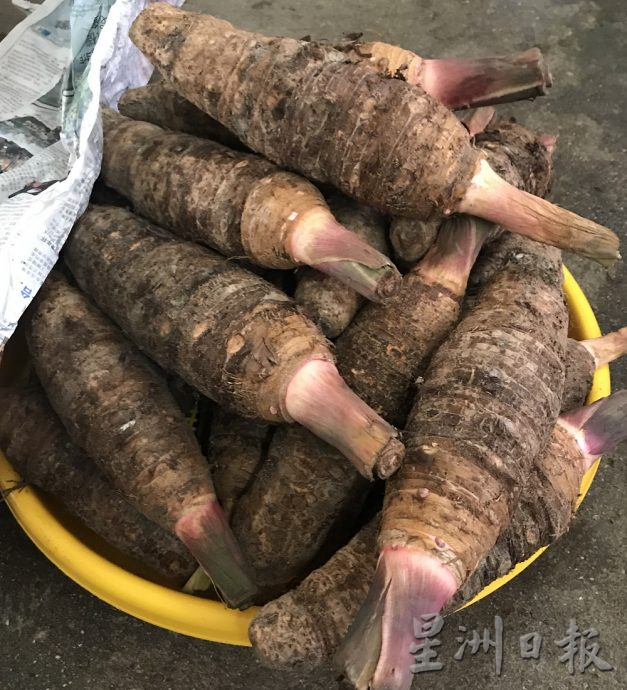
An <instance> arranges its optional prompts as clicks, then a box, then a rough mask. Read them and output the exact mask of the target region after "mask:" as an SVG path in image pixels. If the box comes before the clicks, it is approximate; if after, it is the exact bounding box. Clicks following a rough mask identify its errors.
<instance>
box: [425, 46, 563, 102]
mask: <svg viewBox="0 0 627 690" xmlns="http://www.w3.org/2000/svg"><path fill="white" fill-rule="evenodd" d="M420 77H421V78H420V84H421V86H422V87H423V88H424V90H425V91H426V92H427V93H429V94H431V95H432V96H433V97H434V98H437V100H439V101H440V102H441V103H443V104H444V105H446V106H447V107H449V108H452V109H459V108H476V107H477V106H482V105H496V104H497V103H508V102H510V101H519V100H522V99H525V98H535V97H537V96H544V95H546V94H547V92H548V89H549V88H550V87H551V86H552V84H553V81H552V78H551V74H550V72H549V69H548V67H547V64H546V62H545V60H544V56H543V55H542V52H541V51H540V50H539V49H538V48H531V49H529V50H526V51H524V52H522V53H516V54H514V55H504V56H500V57H487V58H478V59H474V60H473V59H451V60H425V61H424V62H423V64H422V69H421V75H420Z"/></svg>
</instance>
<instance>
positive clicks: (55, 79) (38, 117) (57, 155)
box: [0, 0, 182, 353]
mask: <svg viewBox="0 0 627 690" xmlns="http://www.w3.org/2000/svg"><path fill="white" fill-rule="evenodd" d="M169 1H170V2H171V4H176V5H180V4H181V3H182V0H169ZM149 2H150V0H45V2H44V3H43V4H42V5H34V4H32V3H30V2H24V1H23V0H20V2H19V6H20V7H23V8H24V9H25V11H30V14H28V16H27V17H26V18H25V19H24V20H23V21H22V22H21V23H20V24H18V25H17V26H16V27H15V28H14V29H13V31H12V32H11V33H10V34H9V35H8V36H7V37H6V38H5V39H4V40H3V41H2V42H1V43H0V353H1V351H2V349H3V347H4V344H5V343H6V341H7V340H8V338H9V337H10V336H11V334H12V333H13V331H14V330H15V328H16V326H17V322H18V319H19V318H20V316H21V315H22V314H23V312H24V310H25V309H26V307H27V306H28V304H29V303H30V301H31V300H32V299H33V297H34V296H35V294H36V293H37V291H38V290H39V288H40V287H41V285H42V283H43V281H44V280H45V278H46V276H47V275H48V273H49V272H50V270H51V268H52V267H53V266H54V264H55V262H56V261H57V259H58V256H59V251H60V249H61V247H62V246H63V243H64V242H65V240H66V239H67V236H68V234H69V232H70V230H71V228H72V225H73V224H74V222H75V221H76V219H77V218H78V217H79V216H80V215H81V213H82V212H83V211H84V210H85V207H86V206H87V203H88V200H89V196H90V194H91V190H92V187H93V184H94V182H95V180H96V178H97V177H98V174H99V172H100V164H101V160H102V125H101V121H100V112H99V104H100V103H101V102H102V103H104V104H106V105H111V106H114V107H115V106H116V105H117V101H118V99H119V97H120V95H121V94H122V92H123V91H125V90H126V89H127V88H131V87H135V86H141V85H142V84H145V83H146V82H147V81H148V79H149V78H150V76H151V73H152V67H151V65H150V64H149V63H148V61H147V60H146V59H145V58H144V57H143V56H142V55H141V53H140V52H139V51H138V50H137V48H135V47H134V46H133V44H132V43H131V41H130V40H129V38H128V29H129V27H130V25H131V23H132V22H133V20H134V19H135V17H136V16H137V14H138V13H139V12H140V11H141V10H142V9H143V8H144V6H145V5H146V4H148V3H149Z"/></svg>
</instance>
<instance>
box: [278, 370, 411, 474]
mask: <svg viewBox="0 0 627 690" xmlns="http://www.w3.org/2000/svg"><path fill="white" fill-rule="evenodd" d="M285 407H286V410H287V413H288V414H289V415H290V417H291V418H292V419H294V420H295V421H296V422H299V423H300V424H302V425H303V426H305V427H307V429H309V430H310V431H311V432H312V433H314V434H315V435H316V436H319V437H320V438H321V439H323V440H324V441H326V442H327V443H329V444H331V445H332V446H334V447H335V448H337V449H338V450H339V451H340V452H341V453H343V454H344V455H345V456H346V457H347V458H348V459H349V460H350V461H351V462H352V463H353V464H354V465H355V467H356V468H357V470H358V471H359V472H360V473H361V474H362V475H363V476H364V477H366V478H367V479H372V478H373V474H377V475H378V476H382V477H388V476H390V475H391V474H392V473H393V472H395V471H396V470H397V469H398V467H399V466H400V464H401V461H402V459H403V456H404V454H405V448H404V446H403V444H402V443H401V442H400V440H399V439H398V432H397V431H396V429H395V428H394V427H393V426H391V425H390V424H388V423H387V422H386V421H385V420H384V419H382V418H381V417H380V416H379V415H378V414H377V413H376V412H374V410H372V409H371V408H370V407H368V405H366V403H365V402H363V400H361V399H360V398H358V397H357V395H355V393H353V391H352V390H351V389H350V388H349V387H348V386H347V385H346V383H345V382H344V381H343V379H342V378H341V376H340V375H339V373H338V371H337V369H336V367H335V364H333V363H332V362H328V361H324V360H313V361H310V362H308V363H307V364H305V365H304V366H302V367H301V368H300V369H299V370H298V372H297V373H296V374H295V376H294V377H293V378H292V380H291V381H290V383H289V386H288V389H287V393H286V396H285Z"/></svg>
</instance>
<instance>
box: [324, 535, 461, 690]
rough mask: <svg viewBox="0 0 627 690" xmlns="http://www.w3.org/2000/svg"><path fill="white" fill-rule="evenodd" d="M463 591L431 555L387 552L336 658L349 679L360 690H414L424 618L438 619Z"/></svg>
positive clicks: (391, 549)
mask: <svg viewBox="0 0 627 690" xmlns="http://www.w3.org/2000/svg"><path fill="white" fill-rule="evenodd" d="M457 588H458V583H457V580H456V578H455V577H454V576H453V574H452V573H451V572H450V571H449V570H448V569H447V568H446V567H445V566H444V565H443V564H442V563H440V562H439V561H437V560H436V559H434V558H432V557H431V556H429V555H428V554H425V553H423V552H420V551H416V550H414V549H410V548H407V547H401V546H392V547H385V548H384V549H383V551H382V552H381V555H380V557H379V562H378V564H377V571H376V573H375V577H374V582H373V584H372V587H371V589H370V592H369V593H368V597H367V599H366V601H365V603H364V605H363V606H362V608H361V609H360V611H359V613H358V614H357V617H356V618H355V621H354V623H353V625H352V626H351V628H350V629H349V631H348V635H347V637H346V639H345V641H344V643H343V645H342V647H341V648H340V650H339V652H338V654H337V656H336V663H337V665H338V666H339V667H340V668H341V669H342V671H343V672H344V674H345V676H346V678H347V679H348V680H349V681H351V683H352V684H353V685H354V687H355V688H357V690H409V688H410V687H411V682H412V677H413V673H412V669H411V667H412V664H413V661H414V659H413V654H415V653H416V651H415V649H416V648H415V646H414V645H415V644H416V642H420V640H421V639H424V637H425V634H424V632H425V628H427V627H428V626H427V625H426V624H425V623H424V618H423V616H426V617H429V618H431V617H432V616H434V614H438V613H439V612H440V611H441V610H442V608H443V607H444V604H445V603H446V602H447V601H448V600H449V599H450V598H451V597H452V596H453V594H454V593H455V591H456V590H457ZM421 633H423V634H422V635H421ZM426 634H427V635H428V634H429V631H426ZM412 650H414V651H412Z"/></svg>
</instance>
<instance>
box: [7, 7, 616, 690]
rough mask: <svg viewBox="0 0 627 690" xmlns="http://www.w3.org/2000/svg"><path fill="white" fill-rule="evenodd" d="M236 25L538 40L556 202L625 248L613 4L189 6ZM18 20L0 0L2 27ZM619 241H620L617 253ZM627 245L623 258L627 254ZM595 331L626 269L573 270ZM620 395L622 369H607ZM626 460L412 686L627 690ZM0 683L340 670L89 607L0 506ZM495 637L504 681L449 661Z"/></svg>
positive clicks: (222, 689)
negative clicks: (573, 625)
mask: <svg viewBox="0 0 627 690" xmlns="http://www.w3.org/2000/svg"><path fill="white" fill-rule="evenodd" d="M189 5H190V6H192V8H193V9H204V10H207V11H210V12H214V13H216V14H220V15H222V16H224V17H225V18H227V19H229V20H232V21H234V22H237V23H239V24H241V25H243V26H245V27H249V28H254V29H258V30H261V31H265V32H269V33H285V34H290V35H294V36H303V35H306V34H312V35H313V36H319V37H333V36H336V35H338V34H339V33H341V32H344V31H355V30H362V31H364V32H365V33H366V35H367V36H368V37H373V38H379V39H384V40H388V41H391V42H396V43H400V44H403V45H405V46H407V47H409V48H413V49H415V50H417V51H418V52H421V53H422V54H425V55H438V54H439V55H443V56H455V55H464V54H468V55H480V54H485V53H506V52H512V51H516V50H520V49H523V48H525V47H527V46H530V45H534V44H535V45H539V46H540V47H541V48H542V49H543V50H544V51H545V53H546V55H547V57H548V59H549V61H550V65H551V68H552V72H553V76H554V79H555V86H554V88H553V90H552V92H551V96H550V98H549V99H544V100H539V101H536V102H535V103H533V104H524V105H521V106H516V107H515V108H512V109H511V110H512V111H514V112H515V113H516V114H517V116H519V117H520V119H523V120H524V121H526V122H527V123H528V124H529V125H530V126H532V127H534V128H537V129H539V130H543V131H546V132H551V133H555V134H558V135H559V143H558V152H557V156H556V171H557V181H556V184H555V189H554V199H555V200H556V201H558V202H559V203H561V204H563V205H565V206H568V207H570V208H572V209H573V210H576V211H578V212H580V213H582V214H583V215H587V216H590V217H592V218H594V219H596V220H598V221H600V222H602V223H604V224H605V225H608V226H610V227H613V228H614V229H616V230H617V231H618V232H620V233H621V234H622V236H623V239H624V238H625V222H624V213H625V206H624V202H623V193H624V188H625V184H624V183H625V177H626V176H627V159H626V157H625V150H626V147H627V126H626V124H625V119H624V118H625V113H626V111H627V45H626V43H625V39H624V37H625V31H626V30H627V7H626V6H625V4H624V2H622V0H601V1H599V2H588V1H586V0H584V1H582V2H565V1H563V0H551V1H550V2H549V1H548V0H524V1H523V0H500V1H499V0H473V2H470V1H469V0H414V1H410V0H395V1H394V2H392V3H384V2H382V1H381V0H344V1H343V2H341V3H336V2H333V1H332V0H315V1H314V2H309V3H299V2H297V0H292V1H291V2H289V1H288V2H285V1H283V0H259V1H257V2H253V3H250V2H246V1H245V0H230V1H229V2H222V1H220V0H192V1H191V2H190V3H189ZM15 16H16V13H15V12H14V11H12V10H11V9H10V8H9V2H8V0H0V32H2V31H6V30H7V29H8V28H9V26H10V22H11V21H13V20H14V18H15ZM624 246H627V243H624ZM626 251H627V250H626V249H624V253H625V252H626ZM569 264H570V266H571V268H573V270H574V271H575V274H576V276H577V278H578V279H579V280H580V282H581V283H582V285H583V286H584V287H585V289H586V291H587V293H588V295H589V297H590V299H591V301H592V303H593V306H594V308H595V310H596V312H597V314H598V316H599V319H600V321H601V325H602V327H603V329H604V330H609V329H613V328H616V327H618V326H621V325H623V324H624V323H625V321H627V309H626V306H627V269H626V268H625V265H622V266H620V267H619V268H618V269H616V270H613V271H612V272H610V273H605V272H604V271H603V270H602V269H598V268H597V267H595V266H592V265H590V264H588V263H585V262H580V261H570V262H569ZM614 384H615V386H625V385H627V366H625V364H624V363H623V364H622V365H620V366H618V367H615V368H614ZM626 456H627V452H626V451H625V450H622V451H620V452H616V453H613V454H611V455H610V456H608V457H606V458H605V460H604V461H603V465H602V468H601V471H600V472H599V475H598V478H597V480H596V482H595V484H594V486H593V488H592V491H591V492H590V494H589V496H588V498H587V499H586V501H585V504H584V506H583V508H582V510H581V511H580V513H579V515H578V518H577V520H576V522H575V524H574V526H573V528H572V530H571V532H570V533H569V534H568V535H567V536H566V537H565V538H563V539H562V540H561V541H560V543H559V544H557V545H555V546H553V547H552V548H551V549H550V550H549V552H548V553H547V554H545V555H544V556H543V557H542V558H541V560H540V561H539V562H538V563H537V564H536V565H534V566H533V567H532V568H530V569H529V570H528V571H527V572H526V573H524V574H523V575H522V576H520V577H519V578H517V580H516V581H515V582H514V583H512V584H510V585H509V586H507V587H506V588H504V589H502V590H501V591H499V592H498V593H497V594H496V595H493V596H491V597H490V598H489V599H488V600H485V601H483V602H481V603H480V604H478V605H476V606H474V607H472V608H471V609H469V610H466V611H464V612H461V613H459V614H457V615H455V616H451V617H450V618H449V619H447V622H446V626H445V628H444V630H443V632H442V633H441V635H440V639H441V640H442V647H440V650H441V651H440V659H441V660H442V661H443V662H444V670H442V671H440V672H438V673H431V674H429V675H426V676H421V677H420V678H419V681H420V682H417V683H416V686H417V687H429V688H435V689H440V688H456V687H465V688H497V687H505V686H510V687H515V688H521V687H522V688H560V689H561V688H571V687H572V688H597V687H598V688H627V653H626V651H625V649H626V645H627V624H626V622H625V618H626V612H625V607H626V605H627V584H626V578H625V562H626V554H625V552H626V549H625V546H626V542H627V537H626V529H625V528H626V526H627V520H626V516H625V489H626V487H627V482H626V480H627V463H625V459H626ZM0 535H2V549H1V550H0V688H2V690H5V689H6V690H46V689H50V690H59V689H60V688H65V687H72V688H78V689H81V690H83V689H84V690H88V689H94V690H109V689H111V690H113V689H114V688H115V689H116V690H117V689H123V690H179V689H181V690H182V689H185V690H193V689H196V690H200V689H204V688H212V689H216V690H230V689H231V688H233V689H234V688H249V687H250V688H256V689H259V690H265V689H267V690H270V689H271V688H285V689H295V688H308V689H311V690H331V689H332V688H336V687H337V683H336V681H335V679H334V674H333V673H332V672H331V671H330V670H324V671H322V672H320V673H316V674H315V675H309V676H305V675H292V676H287V675H285V674H279V673H275V672H270V671H267V670H264V669H262V668H261V667H260V666H259V665H258V664H257V663H256V661H255V659H254V657H253V655H252V653H251V652H250V651H249V650H246V649H234V648H228V647H225V646H222V645H215V644H209V643H205V642H201V641H198V640H191V639H187V638H184V637H181V636H177V635H174V634H171V633H168V632H165V631H162V630H159V629H157V628H154V627H151V626H149V625H146V624H143V623H141V622H138V621H136V620H133V619H131V618H129V617H127V616H125V615H124V614H122V613H119V612H118V611H115V610H114V609H112V608H110V607H108V606H107V605H105V604H103V603H101V602H100V601H98V600H96V599H95V598H94V597H92V596H90V595H89V594H87V593H86V592H84V591H82V590H81V589H80V588H79V587H78V586H76V585H74V584H73V583H72V582H71V581H70V580H68V579H67V578H66V577H65V576H63V575H62V574H61V573H60V572H59V571H57V570H56V569H55V568H54V567H53V566H52V565H51V564H50V563H48V561H46V559H45V558H44V557H43V556H42V555H40V554H39V553H38V552H37V551H36V549H35V548H34V546H32V545H31V544H30V542H29V541H28V539H27V538H26V537H25V536H24V535H23V534H22V533H21V532H20V530H19V528H18V527H17V526H16V524H15V523H14V521H13V520H12V518H11V516H10V515H9V513H8V511H7V510H6V509H5V508H0ZM496 614H498V615H500V616H501V617H502V618H503V621H504V628H505V640H504V663H503V672H502V676H501V678H500V680H499V679H497V678H496V676H495V672H494V652H493V651H490V652H489V653H488V654H483V652H480V653H479V654H477V655H476V656H473V657H469V656H468V655H467V656H466V658H464V660H463V661H461V662H457V661H454V660H453V658H452V657H453V654H454V653H455V651H456V650H457V648H458V646H459V645H458V643H456V642H455V637H456V635H457V634H459V633H458V632H457V627H458V626H459V625H464V626H466V627H467V629H468V630H472V629H473V628H478V629H479V630H482V629H483V628H484V627H488V628H490V629H493V625H494V616H495V615H496ZM571 618H575V619H576V620H577V623H578V624H579V626H580V628H581V629H582V630H583V629H586V628H589V627H592V626H595V627H596V628H598V630H599V633H600V637H599V641H600V644H601V652H600V656H601V657H603V658H605V659H607V660H608V661H610V662H611V663H612V664H613V665H614V667H615V670H614V671H613V672H610V673H604V674H601V673H598V672H595V671H594V669H593V668H590V669H588V671H587V672H586V674H585V675H583V676H582V675H580V674H579V673H578V672H577V673H576V675H574V676H573V677H571V676H569V675H568V672H567V670H566V668H565V667H564V666H563V665H562V664H560V663H559V661H558V656H559V654H560V653H561V652H560V650H559V649H558V648H557V647H556V645H555V644H554V641H555V640H558V639H561V638H562V637H563V636H564V634H565V631H566V628H567V627H568V622H569V619H571ZM531 631H537V632H539V633H541V634H542V635H543V637H544V644H543V647H542V654H541V657H540V659H539V660H538V661H535V660H522V659H521V658H520V653H519V642H518V638H519V636H520V635H522V634H524V633H528V632H531Z"/></svg>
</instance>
